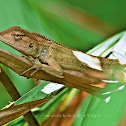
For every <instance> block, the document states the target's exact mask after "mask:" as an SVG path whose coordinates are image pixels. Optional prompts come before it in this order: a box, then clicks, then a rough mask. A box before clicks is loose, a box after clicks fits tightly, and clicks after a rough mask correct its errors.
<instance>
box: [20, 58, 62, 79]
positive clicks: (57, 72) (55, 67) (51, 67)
mask: <svg viewBox="0 0 126 126" xmlns="http://www.w3.org/2000/svg"><path fill="white" fill-rule="evenodd" d="M27 59H29V60H30V61H32V63H33V66H32V67H30V68H29V69H27V70H26V71H24V72H23V73H21V74H20V75H23V74H25V73H26V72H28V71H29V70H31V69H35V71H33V72H32V73H31V74H30V76H32V75H33V74H35V73H36V72H37V71H38V70H43V71H45V72H46V73H48V74H50V75H52V76H55V77H59V78H63V77H64V76H63V70H62V68H61V67H60V65H59V64H58V63H57V62H56V61H55V60H54V59H53V58H50V59H49V61H48V63H47V64H43V63H41V62H40V61H39V59H38V58H35V59H34V58H32V57H31V56H30V57H27Z"/></svg>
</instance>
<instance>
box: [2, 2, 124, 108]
mask: <svg viewBox="0 0 126 126" xmlns="http://www.w3.org/2000/svg"><path fill="white" fill-rule="evenodd" d="M125 5H126V1H124V0H116V1H115V0H106V1H105V0H88V1H86V0H55V1H52V0H48V1H47V0H0V31H3V30H5V29H7V28H9V27H12V26H20V27H22V28H24V29H27V30H29V31H31V32H39V33H41V34H43V35H46V36H47V37H49V38H51V39H52V40H55V41H57V42H59V43H62V44H63V45H66V46H68V47H70V48H74V49H78V50H81V51H84V52H85V51H87V50H89V49H91V48H92V47H94V46H95V45H97V44H98V43H100V42H101V41H103V40H105V39H106V38H108V37H110V36H112V35H113V34H115V33H118V32H120V31H122V30H125V28H126V14H125V8H126V7H125ZM0 48H2V49H4V50H7V51H10V52H13V53H15V54H18V55H21V54H20V53H19V52H17V51H16V50H14V49H12V48H11V47H9V46H7V45H5V44H3V43H2V42H0ZM2 66H3V65H2ZM3 67H4V68H5V70H6V71H7V73H8V75H9V76H10V78H11V79H12V81H13V82H14V83H15V85H16V87H17V88H18V90H19V91H20V93H21V94H22V95H23V94H24V93H26V92H27V91H29V90H30V89H31V88H33V87H34V86H36V84H35V83H34V81H33V80H32V79H26V78H23V77H20V76H19V75H17V74H15V73H14V72H13V71H12V70H10V69H9V68H6V67H5V66H3ZM124 100H125V99H124ZM8 101H11V98H10V96H9V95H8V93H7V92H6V90H5V88H4V87H3V86H2V84H0V108H2V107H3V106H5V105H6V104H8ZM117 109H118V106H117ZM103 110H104V107H103Z"/></svg>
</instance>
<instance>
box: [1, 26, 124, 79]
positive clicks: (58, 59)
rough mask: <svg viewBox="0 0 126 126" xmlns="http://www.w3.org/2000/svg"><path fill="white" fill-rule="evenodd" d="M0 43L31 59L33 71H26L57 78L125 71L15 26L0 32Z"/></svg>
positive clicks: (103, 59)
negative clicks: (65, 74)
mask: <svg viewBox="0 0 126 126" xmlns="http://www.w3.org/2000/svg"><path fill="white" fill-rule="evenodd" d="M0 40H1V41H3V42H4V43H6V44H8V45H9V46H11V47H13V48H14V49H16V50H18V51H19V52H21V53H22V54H24V55H26V56H27V57H33V61H34V64H33V67H32V68H29V69H28V70H30V69H33V68H36V71H37V70H43V71H45V72H46V73H48V74H51V75H53V76H56V77H59V78H63V69H69V70H75V71H82V72H85V71H87V72H88V71H96V73H98V72H99V71H100V72H101V71H106V70H108V69H109V71H111V70H113V69H115V68H119V67H120V66H121V68H120V69H122V70H123V69H124V68H125V65H120V63H119V61H118V60H113V59H106V58H101V57H95V56H91V55H88V54H85V53H82V52H80V51H77V50H73V49H70V48H68V47H65V46H62V45H60V44H58V43H55V42H53V41H51V40H50V39H47V38H46V37H45V36H42V35H40V34H38V33H31V32H29V31H27V30H24V29H22V28H20V27H18V26H14V27H11V28H9V29H7V30H5V31H2V32H0ZM34 59H35V60H34ZM28 70H27V71H28ZM27 71H25V72H27ZM36 71H35V72H36ZM25 72H23V74H24V73H25ZM35 72H34V73H35ZM34 73H33V74H34Z"/></svg>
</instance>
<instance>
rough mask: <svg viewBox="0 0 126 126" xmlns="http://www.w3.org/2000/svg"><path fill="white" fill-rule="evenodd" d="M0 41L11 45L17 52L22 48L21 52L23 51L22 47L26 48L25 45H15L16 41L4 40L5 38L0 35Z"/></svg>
mask: <svg viewBox="0 0 126 126" xmlns="http://www.w3.org/2000/svg"><path fill="white" fill-rule="evenodd" d="M0 41H2V42H3V43H5V44H7V45H9V46H11V47H12V48H14V49H16V50H18V51H19V52H21V50H22V52H24V51H23V50H24V49H27V48H25V47H21V46H19V45H16V43H14V44H13V43H11V42H10V41H8V40H6V39H5V38H3V37H1V36H0Z"/></svg>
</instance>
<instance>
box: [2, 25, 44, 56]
mask: <svg viewBox="0 0 126 126" xmlns="http://www.w3.org/2000/svg"><path fill="white" fill-rule="evenodd" d="M40 39H41V40H42V37H41V36H40V35H37V33H30V32H29V31H27V30H24V29H22V28H20V27H18V26H13V27H11V28H9V29H7V30H5V31H2V32H0V40H1V41H2V42H4V43H6V44H7V45H9V46H11V47H13V48H14V49H16V50H18V51H19V52H21V53H22V54H24V55H27V56H29V55H30V56H33V57H37V56H38V55H39V47H40V46H39V41H40ZM44 41H45V39H44V38H43V42H44Z"/></svg>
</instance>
